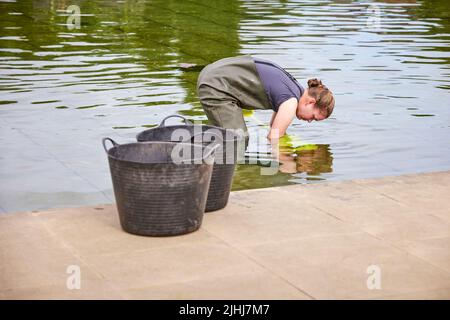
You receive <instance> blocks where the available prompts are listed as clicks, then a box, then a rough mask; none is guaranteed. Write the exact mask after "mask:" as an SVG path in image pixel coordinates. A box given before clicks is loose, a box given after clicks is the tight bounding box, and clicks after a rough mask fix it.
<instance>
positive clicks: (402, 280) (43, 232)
mask: <svg viewBox="0 0 450 320" xmlns="http://www.w3.org/2000/svg"><path fill="white" fill-rule="evenodd" d="M449 193H450V172H449V171H446V172H435V173H426V174H414V175H404V176H397V177H386V178H381V179H365V180H352V181H341V182H325V183H317V184H308V185H294V186H287V187H276V188H268V189H259V190H247V191H239V192H233V193H232V194H231V196H230V201H229V204H228V206H227V207H226V208H224V209H223V210H219V211H216V212H211V213H207V214H206V215H205V218H204V221H203V224H202V227H201V228H200V229H199V230H198V231H196V232H193V233H191V234H187V235H182V236H176V237H165V238H153V237H141V236H135V235H131V234H127V233H125V232H124V231H122V230H121V228H120V224H119V220H118V214H117V211H116V208H115V206H114V205H111V204H108V205H98V206H91V207H82V208H66V209H53V210H46V211H41V212H23V213H17V214H3V215H0V299H450V200H449V198H448V194H449ZM69 266H77V267H79V268H80V269H79V270H80V271H81V288H80V289H73V290H70V289H68V287H67V282H68V278H70V277H71V274H70V273H67V270H68V267H69ZM374 267H375V268H378V269H377V270H379V272H380V278H379V279H380V282H379V283H380V286H381V288H379V289H372V290H370V289H369V288H368V285H367V284H368V280H370V279H373V278H372V277H373V274H372V273H371V272H373V271H371V270H373V269H371V268H374ZM368 270H369V271H368ZM368 272H369V273H368ZM369 283H371V282H370V281H369ZM69 285H70V283H69Z"/></svg>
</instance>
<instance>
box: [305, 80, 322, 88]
mask: <svg viewBox="0 0 450 320" xmlns="http://www.w3.org/2000/svg"><path fill="white" fill-rule="evenodd" d="M318 86H323V84H322V81H320V80H319V79H316V78H314V79H309V80H308V87H309V88H314V87H318Z"/></svg>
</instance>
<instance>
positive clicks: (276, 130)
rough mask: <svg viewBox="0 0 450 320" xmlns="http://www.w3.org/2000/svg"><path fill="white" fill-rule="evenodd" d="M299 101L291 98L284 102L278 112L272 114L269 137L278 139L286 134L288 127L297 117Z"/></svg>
mask: <svg viewBox="0 0 450 320" xmlns="http://www.w3.org/2000/svg"><path fill="white" fill-rule="evenodd" d="M297 104H298V101H297V99H296V98H291V99H288V100H286V101H285V102H283V103H282V104H281V105H280V107H279V108H278V112H277V113H274V114H275V116H274V115H272V120H271V128H270V131H269V134H268V135H267V138H268V139H269V140H272V139H278V138H280V137H282V136H284V135H285V133H286V130H287V128H288V127H289V125H290V124H291V122H292V119H294V117H295V113H296V111H297Z"/></svg>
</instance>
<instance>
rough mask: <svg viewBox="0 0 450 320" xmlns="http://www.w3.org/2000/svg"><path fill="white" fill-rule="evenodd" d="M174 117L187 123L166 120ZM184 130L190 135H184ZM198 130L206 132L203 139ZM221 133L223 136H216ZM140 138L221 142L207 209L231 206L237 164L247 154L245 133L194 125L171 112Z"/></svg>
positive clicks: (138, 137) (206, 142)
mask: <svg viewBox="0 0 450 320" xmlns="http://www.w3.org/2000/svg"><path fill="white" fill-rule="evenodd" d="M171 117H179V118H182V119H183V120H184V122H185V124H184V125H172V126H166V125H165V121H166V120H167V119H168V118H171ZM179 129H181V131H180V132H181V133H182V134H181V135H177V134H176V133H177V130H179ZM184 132H186V133H188V134H187V135H183V133H184ZM198 133H205V135H202V137H201V138H200V139H197V138H196V137H195V136H196V135H198ZM207 133H210V134H207ZM217 136H219V139H217V138H216V137H217ZM208 138H209V140H208ZM136 139H137V141H139V142H145V141H172V142H174V141H189V142H194V143H195V142H196V141H197V140H200V141H202V143H203V145H204V146H207V145H209V144H210V142H211V141H214V142H219V143H218V144H219V147H218V148H217V150H216V152H215V163H214V169H213V173H212V177H211V184H210V187H209V192H208V199H207V202H206V209H205V211H206V212H209V211H215V210H219V209H222V208H224V207H225V206H226V205H227V203H228V198H229V196H230V191H231V185H232V182H233V174H234V170H235V167H236V163H237V161H238V159H239V157H240V156H242V154H243V150H241V149H242V147H243V146H244V145H243V142H244V140H243V138H242V136H239V135H238V134H236V133H235V132H233V131H232V130H227V129H224V128H220V127H215V126H208V125H198V124H193V123H192V122H190V121H189V120H187V119H186V118H185V117H183V116H180V115H171V116H168V117H166V118H164V119H163V120H162V121H161V124H160V125H159V126H158V127H156V128H151V129H147V130H145V131H143V132H141V133H139V134H138V135H137V137H136Z"/></svg>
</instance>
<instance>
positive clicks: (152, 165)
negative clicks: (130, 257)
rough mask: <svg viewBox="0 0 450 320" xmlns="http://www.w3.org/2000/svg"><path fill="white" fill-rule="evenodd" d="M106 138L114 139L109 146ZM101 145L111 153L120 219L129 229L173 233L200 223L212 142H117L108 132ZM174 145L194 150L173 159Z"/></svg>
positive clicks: (151, 233)
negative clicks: (111, 145)
mask: <svg viewBox="0 0 450 320" xmlns="http://www.w3.org/2000/svg"><path fill="white" fill-rule="evenodd" d="M106 141H110V142H111V143H112V144H113V147H112V148H110V149H109V150H108V149H107V147H106ZM103 147H104V148H105V151H106V152H107V154H108V161H109V167H110V171H111V178H112V182H113V187H114V195H115V198H116V204H117V209H118V212H119V217H120V224H121V226H122V228H123V229H124V230H125V231H127V232H129V233H133V234H138V235H145V236H173V235H179V234H185V233H189V232H193V231H195V230H197V229H198V228H200V226H201V224H202V220H203V213H204V210H205V206H206V198H207V195H208V188H209V184H210V181H211V174H212V168H213V161H214V155H213V153H214V147H213V148H209V149H208V150H205V149H204V148H202V147H201V146H198V145H194V144H186V143H172V142H146V143H127V144H121V145H119V144H117V143H116V142H114V141H113V140H112V139H110V138H104V139H103ZM174 148H178V150H181V149H182V148H185V149H183V150H188V151H189V150H190V153H191V155H190V157H188V158H186V159H184V160H183V161H174V159H173V157H172V153H173V152H174V151H177V150H176V149H174ZM205 151H206V152H205ZM181 153H182V152H181ZM188 153H189V152H186V154H187V155H188ZM194 155H195V157H194ZM198 155H200V156H198ZM176 162H180V163H176Z"/></svg>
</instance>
